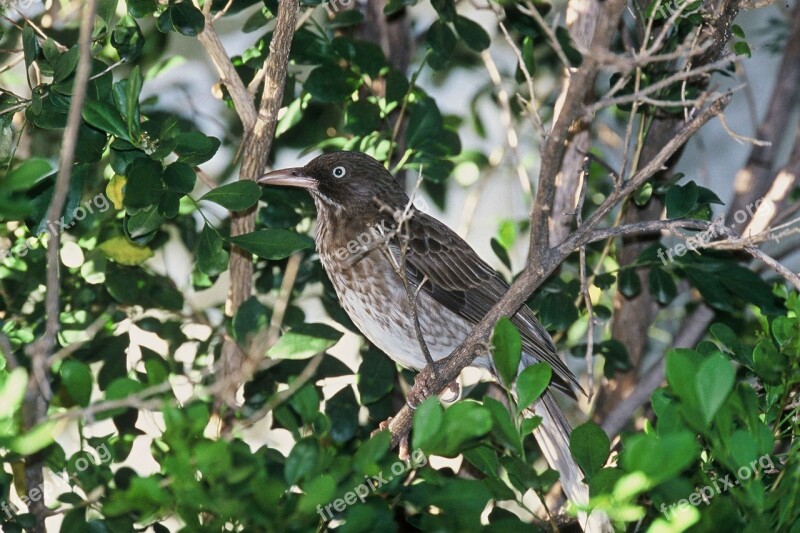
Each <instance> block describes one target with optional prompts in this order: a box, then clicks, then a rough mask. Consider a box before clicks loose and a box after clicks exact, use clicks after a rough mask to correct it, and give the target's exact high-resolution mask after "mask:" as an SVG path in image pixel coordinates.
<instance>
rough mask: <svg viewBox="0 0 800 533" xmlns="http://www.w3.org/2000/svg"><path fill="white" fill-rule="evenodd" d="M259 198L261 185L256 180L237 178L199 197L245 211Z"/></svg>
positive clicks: (235, 209) (234, 209) (225, 206)
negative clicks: (237, 179)
mask: <svg viewBox="0 0 800 533" xmlns="http://www.w3.org/2000/svg"><path fill="white" fill-rule="evenodd" d="M192 174H194V172H192ZM259 198H261V187H259V186H258V185H257V184H256V182H254V181H251V180H239V181H234V182H233V183H229V184H227V185H220V186H219V187H217V188H216V189H213V190H211V191H209V192H207V193H206V194H204V195H203V197H202V198H200V199H201V200H207V201H209V202H214V203H216V204H219V205H221V206H222V207H224V208H226V209H229V210H231V211H245V210H247V209H250V208H251V207H253V206H254V205H256V204H257V203H258V200H259Z"/></svg>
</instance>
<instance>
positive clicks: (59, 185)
mask: <svg viewBox="0 0 800 533" xmlns="http://www.w3.org/2000/svg"><path fill="white" fill-rule="evenodd" d="M96 6H97V4H96V0H87V1H86V3H85V4H84V6H83V14H82V16H81V27H80V35H79V38H78V39H79V40H78V43H79V51H78V65H77V68H76V70H75V79H74V82H73V91H72V100H71V101H70V104H69V112H68V114H67V124H66V127H65V129H64V141H63V143H62V144H61V150H60V152H59V157H58V174H57V175H56V183H55V186H54V189H53V199H52V200H51V203H50V208H49V210H48V211H47V217H48V220H58V219H60V218H61V215H62V213H63V211H64V206H65V204H66V201H67V195H68V194H69V183H70V178H71V176H72V167H73V163H74V162H75V148H76V146H77V144H78V130H79V128H80V125H81V111H82V110H83V104H84V101H85V100H86V84H87V83H88V81H89V74H90V72H91V66H92V63H91V62H92V50H91V46H92V30H93V29H94V13H95V9H96ZM60 248H61V234H60V233H58V232H51V233H50V238H49V241H48V243H47V290H46V295H45V314H46V316H47V320H46V323H45V332H44V335H42V337H41V338H40V339H39V340H38V341H37V342H35V343H34V344H32V345H31V346H30V347H29V348H28V350H27V352H28V355H29V356H30V358H31V376H30V379H29V381H28V388H27V390H26V392H25V400H24V403H23V427H24V428H25V430H26V431H29V430H31V429H32V428H33V427H34V426H36V425H37V424H38V423H39V422H40V421H41V420H42V419H43V418H44V417H45V416H46V414H47V402H48V400H49V398H50V395H51V391H50V384H49V379H50V376H49V374H50V371H49V366H48V360H49V358H50V354H52V352H53V349H54V348H55V346H56V336H57V335H58V330H59V328H60V325H61V324H60V316H61V285H60V279H59V251H60ZM43 467H44V462H43V460H42V457H41V455H39V454H34V455H33V456H31V457H28V458H27V460H26V466H25V483H26V485H27V486H28V487H39V486H42V483H43V479H44V478H43V472H42V468H43ZM28 510H29V511H30V513H31V514H32V515H33V517H34V521H35V524H34V527H33V531H35V532H37V533H38V532H42V533H44V531H45V530H46V527H45V518H47V507H46V506H45V504H44V498H41V499H38V500H35V501H34V500H33V499H31V501H30V504H29V506H28Z"/></svg>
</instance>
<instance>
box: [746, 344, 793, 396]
mask: <svg viewBox="0 0 800 533" xmlns="http://www.w3.org/2000/svg"><path fill="white" fill-rule="evenodd" d="M788 364H789V361H788V359H787V358H786V356H784V355H783V354H781V353H780V352H779V351H778V350H777V348H775V345H774V344H773V343H772V341H771V340H769V339H761V341H759V343H758V344H756V347H755V349H754V350H753V366H754V370H755V372H756V374H758V376H759V377H760V378H761V379H763V380H764V381H766V382H767V383H771V384H775V385H777V384H779V383H780V382H781V377H782V375H783V372H784V371H785V370H786V368H787V366H788Z"/></svg>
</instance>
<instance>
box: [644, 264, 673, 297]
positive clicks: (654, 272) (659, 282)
mask: <svg viewBox="0 0 800 533" xmlns="http://www.w3.org/2000/svg"><path fill="white" fill-rule="evenodd" d="M648 283H649V285H650V293H651V294H652V295H653V296H655V297H656V300H658V302H659V303H661V304H665V305H666V304H668V303H669V302H671V301H672V299H673V298H675V296H676V295H677V294H678V288H677V287H676V286H675V281H673V279H672V276H670V275H669V273H668V272H667V271H665V270H663V269H662V268H659V267H657V266H653V267H651V268H650V274H649V275H648Z"/></svg>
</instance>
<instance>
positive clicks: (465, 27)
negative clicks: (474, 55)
mask: <svg viewBox="0 0 800 533" xmlns="http://www.w3.org/2000/svg"><path fill="white" fill-rule="evenodd" d="M455 27H456V31H457V32H458V35H460V36H461V38H462V39H464V42H465V43H467V46H469V47H470V48H472V49H473V50H475V51H476V52H482V51H484V50H486V49H487V48H489V45H490V44H491V43H492V40H491V38H490V37H489V34H488V33H486V30H484V29H483V27H482V26H481V25H480V24H478V23H477V22H475V21H472V20H470V19H468V18H466V17H462V16H461V15H458V16H456V20H455Z"/></svg>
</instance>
